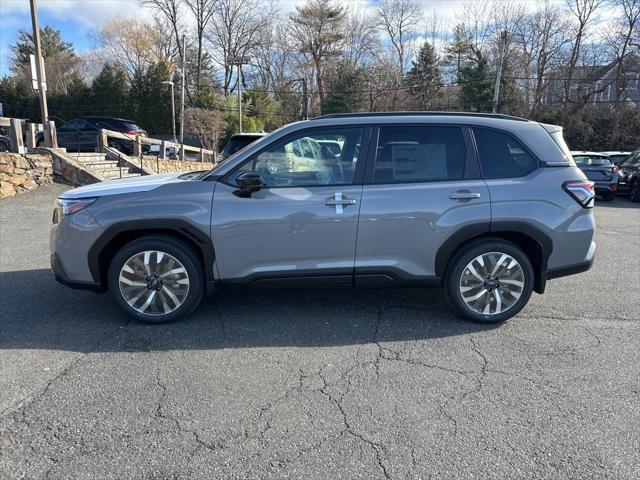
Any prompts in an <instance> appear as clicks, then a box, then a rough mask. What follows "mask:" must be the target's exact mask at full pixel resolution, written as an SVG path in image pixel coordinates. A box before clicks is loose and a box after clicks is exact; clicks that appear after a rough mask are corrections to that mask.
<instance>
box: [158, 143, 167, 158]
mask: <svg viewBox="0 0 640 480" xmlns="http://www.w3.org/2000/svg"><path fill="white" fill-rule="evenodd" d="M158 156H159V157H160V158H162V160H166V159H167V141H166V140H162V143H161V144H160V152H159V153H158Z"/></svg>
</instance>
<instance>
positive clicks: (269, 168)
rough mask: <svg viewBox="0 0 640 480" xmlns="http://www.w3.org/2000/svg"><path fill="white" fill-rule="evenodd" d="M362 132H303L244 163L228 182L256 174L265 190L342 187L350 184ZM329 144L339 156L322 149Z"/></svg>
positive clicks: (346, 129)
mask: <svg viewBox="0 0 640 480" xmlns="http://www.w3.org/2000/svg"><path fill="white" fill-rule="evenodd" d="M362 134H363V129H362V128H337V129H331V130H324V129H322V130H315V131H314V130H306V131H304V132H301V133H300V134H299V135H297V136H295V137H290V138H289V139H288V140H286V141H284V142H278V143H276V144H275V145H272V146H270V147H267V148H266V149H265V150H263V151H262V152H260V153H259V154H258V155H257V156H256V157H255V158H253V159H252V160H250V161H248V162H247V163H245V164H244V165H243V166H242V168H241V169H240V170H239V171H237V172H235V174H234V175H232V178H231V179H230V180H231V181H232V182H234V181H235V180H234V178H235V177H236V176H237V175H239V174H240V173H241V172H246V171H251V170H253V171H256V172H258V173H259V174H260V175H261V176H262V179H263V181H264V183H265V186H267V187H300V186H313V185H345V184H350V183H352V182H353V176H354V173H355V168H356V162H357V160H358V152H359V148H358V147H359V146H360V143H361V141H362ZM324 141H332V142H335V143H337V144H338V145H339V146H340V153H339V154H337V155H336V154H334V153H333V150H332V149H330V148H329V147H327V146H326V145H323V144H322V142H324Z"/></svg>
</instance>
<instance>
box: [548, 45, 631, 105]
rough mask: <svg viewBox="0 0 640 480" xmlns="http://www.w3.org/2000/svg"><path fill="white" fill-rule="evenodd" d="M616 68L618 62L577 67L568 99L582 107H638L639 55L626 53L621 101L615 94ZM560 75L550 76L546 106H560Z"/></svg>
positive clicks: (561, 92) (562, 97)
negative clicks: (619, 102) (619, 105)
mask: <svg viewBox="0 0 640 480" xmlns="http://www.w3.org/2000/svg"><path fill="white" fill-rule="evenodd" d="M617 67H618V61H615V62H611V63H610V64H608V65H601V66H589V67H576V69H575V72H574V75H573V81H572V82H571V87H570V88H571V97H572V98H576V97H577V98H580V99H584V100H583V101H584V103H587V104H588V103H591V104H593V105H595V106H606V105H613V104H614V103H617V102H618V101H622V102H625V103H627V104H628V106H629V107H631V108H633V107H637V106H640V55H638V54H636V53H629V54H628V55H626V57H625V58H624V72H625V75H626V80H627V82H626V88H625V89H624V90H623V91H622V95H621V96H620V97H621V98H618V96H617V92H616V74H617ZM562 75H563V72H562V73H558V74H556V75H552V77H551V80H550V81H549V85H548V87H547V92H546V95H545V96H544V104H545V105H549V106H552V105H560V104H562V103H563V99H564V88H565V86H564V80H563V78H562Z"/></svg>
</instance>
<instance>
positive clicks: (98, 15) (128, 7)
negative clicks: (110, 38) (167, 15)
mask: <svg viewBox="0 0 640 480" xmlns="http://www.w3.org/2000/svg"><path fill="white" fill-rule="evenodd" d="M1 4H2V7H0V10H1V11H2V16H3V18H4V17H5V16H7V15H11V14H29V2H28V1H27V0H2V2H1ZM38 11H39V12H40V13H45V12H46V13H47V14H48V15H51V16H52V17H54V18H56V19H59V20H69V19H71V20H75V21H77V22H80V23H81V24H83V25H86V26H88V27H96V26H100V25H102V23H103V22H104V21H105V20H106V19H107V18H109V17H113V16H127V17H133V16H141V15H142V16H146V15H147V13H146V11H145V9H144V8H143V6H142V3H141V1H140V0H40V1H39V2H38Z"/></svg>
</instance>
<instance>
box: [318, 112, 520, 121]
mask: <svg viewBox="0 0 640 480" xmlns="http://www.w3.org/2000/svg"><path fill="white" fill-rule="evenodd" d="M421 116H433V117H483V118H497V119H502V120H516V121H519V122H528V121H529V120H527V119H526V118H522V117H515V116H512V115H503V114H501V113H474V112H421V111H417V112H407V111H402V112H357V113H331V114H328V115H320V116H319V117H314V118H312V119H311V120H322V119H325V118H358V117H421Z"/></svg>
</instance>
